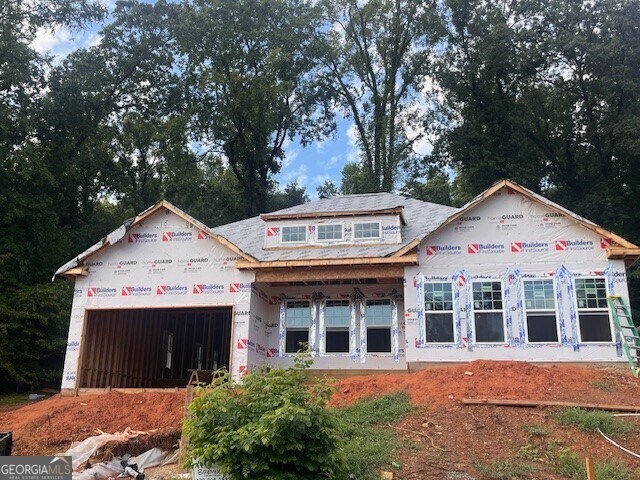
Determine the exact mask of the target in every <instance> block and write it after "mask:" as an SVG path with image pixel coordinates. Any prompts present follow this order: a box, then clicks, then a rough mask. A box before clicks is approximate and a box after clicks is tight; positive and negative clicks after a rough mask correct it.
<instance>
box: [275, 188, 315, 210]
mask: <svg viewBox="0 0 640 480" xmlns="http://www.w3.org/2000/svg"><path fill="white" fill-rule="evenodd" d="M308 201H309V196H308V195H307V193H306V191H305V188H304V187H301V186H299V185H298V182H295V181H294V182H291V183H288V184H287V185H285V187H284V189H283V190H282V191H280V190H278V189H277V185H273V187H272V188H271V192H270V194H269V196H268V197H267V210H268V211H269V212H273V211H276V210H282V209H283V208H289V207H295V206H296V205H301V204H303V203H306V202H308Z"/></svg>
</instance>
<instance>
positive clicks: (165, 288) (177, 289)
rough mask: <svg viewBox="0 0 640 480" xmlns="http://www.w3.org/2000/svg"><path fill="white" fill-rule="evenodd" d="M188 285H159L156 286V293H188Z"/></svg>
mask: <svg viewBox="0 0 640 480" xmlns="http://www.w3.org/2000/svg"><path fill="white" fill-rule="evenodd" d="M186 294H187V286H186V285H159V286H158V287H157V288H156V295H186Z"/></svg>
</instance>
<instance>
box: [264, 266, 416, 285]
mask: <svg viewBox="0 0 640 480" xmlns="http://www.w3.org/2000/svg"><path fill="white" fill-rule="evenodd" d="M402 277H404V267H402V266H397V265H372V266H364V265H363V266H355V267H348V266H338V267H331V268H326V267H315V268H302V267H298V268H290V269H282V268H278V269H266V270H259V271H257V272H256V279H255V281H256V282H264V283H275V282H316V281H324V280H360V279H367V278H402Z"/></svg>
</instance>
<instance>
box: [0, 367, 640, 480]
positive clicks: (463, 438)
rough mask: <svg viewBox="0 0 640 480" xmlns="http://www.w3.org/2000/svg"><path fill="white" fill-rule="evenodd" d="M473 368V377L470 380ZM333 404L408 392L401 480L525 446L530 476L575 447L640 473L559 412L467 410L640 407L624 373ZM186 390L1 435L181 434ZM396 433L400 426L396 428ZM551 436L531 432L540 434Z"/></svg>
mask: <svg viewBox="0 0 640 480" xmlns="http://www.w3.org/2000/svg"><path fill="white" fill-rule="evenodd" d="M468 372H471V373H473V375H468V374H467V373H468ZM336 387H337V390H336V393H335V394H334V396H333V399H332V404H333V406H340V405H347V404H350V403H353V402H356V401H358V400H360V399H363V398H366V397H371V396H378V395H382V394H385V393H391V392H396V391H407V392H408V393H409V395H410V396H411V399H412V402H413V403H414V404H415V405H416V413H415V414H413V415H410V416H409V417H407V418H405V419H404V420H403V421H402V422H400V423H399V424H396V425H393V427H395V428H393V430H394V431H396V432H397V433H398V434H399V435H400V436H401V438H402V441H403V444H404V445H406V448H403V449H402V451H400V452H398V454H397V462H398V463H399V464H401V465H402V468H401V469H399V470H397V471H396V472H395V478H397V479H407V480H408V479H427V480H428V479H434V480H435V479H452V480H453V479H466V480H470V479H471V480H472V479H477V480H480V479H483V478H484V477H482V476H481V475H480V474H479V473H478V471H477V469H476V465H477V462H481V463H484V464H490V463H492V462H493V461H495V460H497V459H504V458H511V459H514V458H516V456H517V455H518V453H519V452H521V449H522V447H525V446H527V445H528V446H529V447H528V448H529V449H534V450H537V451H538V454H537V455H536V456H535V458H534V459H533V460H531V461H530V463H531V464H532V465H533V466H534V467H535V472H534V473H531V474H530V475H529V477H526V478H531V479H536V478H537V479H545V480H546V479H552V480H553V479H560V478H563V477H560V476H558V475H556V474H555V473H553V472H554V470H553V468H552V467H551V465H550V464H549V459H548V458H547V456H546V453H545V452H547V450H548V449H549V448H552V447H553V448H563V447H568V448H571V449H572V450H574V451H575V452H576V453H577V454H578V455H579V456H580V457H581V458H583V457H584V456H587V455H588V456H591V457H593V458H594V459H596V461H603V460H607V459H617V460H619V461H621V462H623V463H626V464H628V465H629V466H633V467H640V463H639V462H638V461H637V459H634V458H633V457H631V456H630V455H628V454H626V453H624V452H622V451H621V450H619V449H617V448H615V447H614V446H612V445H611V444H609V443H608V442H606V441H605V440H604V439H603V438H601V437H600V436H599V435H598V434H591V433H584V432H581V431H579V430H577V429H576V428H573V427H561V426H559V425H558V423H557V421H556V420H555V419H554V417H553V415H552V414H551V413H552V411H551V410H550V409H540V408H510V407H492V406H463V405H462V404H461V403H460V400H461V399H462V398H465V397H474V398H481V397H491V398H503V399H527V400H531V399H533V400H564V401H577V402H582V403H604V404H619V405H628V406H638V407H639V408H640V380H638V379H636V378H634V377H633V376H632V375H631V373H629V372H628V371H627V370H625V369H624V368H595V367H575V366H569V365H565V366H563V365H559V366H544V367H542V366H535V365H531V364H527V363H520V362H491V361H477V362H473V363H469V364H461V365H456V366H444V367H437V368H431V369H428V370H423V371H420V372H415V373H411V374H382V375H367V376H361V377H350V378H344V379H341V380H339V381H337V382H336ZM183 413H184V396H183V394H181V393H175V392H170V393H140V394H125V393H117V392H111V393H108V394H104V395H97V396H81V397H53V398H50V399H47V400H44V401H41V402H38V403H35V404H31V405H27V406H24V407H21V408H19V409H17V410H13V411H8V412H0V431H6V430H9V431H13V432H14V454H21V455H26V454H32V455H33V454H46V453H53V452H56V451H61V450H65V449H67V448H68V447H69V445H70V444H71V442H72V441H74V440H82V439H84V438H86V437H88V436H90V435H94V434H95V431H96V429H100V430H102V431H105V432H110V433H112V432H116V431H122V430H124V429H125V428H126V427H130V428H132V429H135V430H152V429H167V428H179V427H180V425H181V419H182V416H183ZM625 422H629V423H633V424H634V425H635V426H636V427H637V428H635V429H634V431H633V432H632V433H630V434H624V435H618V436H616V437H615V440H616V441H618V442H619V443H621V444H622V445H625V446H627V447H628V448H630V449H631V450H640V447H638V445H640V417H625ZM389 428H392V427H389ZM533 430H539V431H544V432H546V434H545V435H543V436H535V435H534V436H532V435H531V431H533Z"/></svg>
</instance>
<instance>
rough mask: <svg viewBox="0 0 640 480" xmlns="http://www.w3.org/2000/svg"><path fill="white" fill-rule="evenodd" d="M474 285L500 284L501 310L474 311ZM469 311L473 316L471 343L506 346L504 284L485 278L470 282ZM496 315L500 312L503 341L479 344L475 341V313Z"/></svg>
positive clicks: (481, 343)
mask: <svg viewBox="0 0 640 480" xmlns="http://www.w3.org/2000/svg"><path fill="white" fill-rule="evenodd" d="M476 283H500V298H501V302H502V310H476V305H475V301H474V299H473V286H474V285H475V284H476ZM471 310H472V315H473V324H472V327H473V337H472V338H473V343H475V344H478V345H508V344H509V342H508V337H507V315H506V310H505V302H504V282H503V281H502V279H500V278H487V279H482V280H472V281H471ZM477 312H480V313H497V312H502V337H503V340H502V341H501V342H479V341H478V340H477V335H476V334H477V328H476V313H477Z"/></svg>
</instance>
